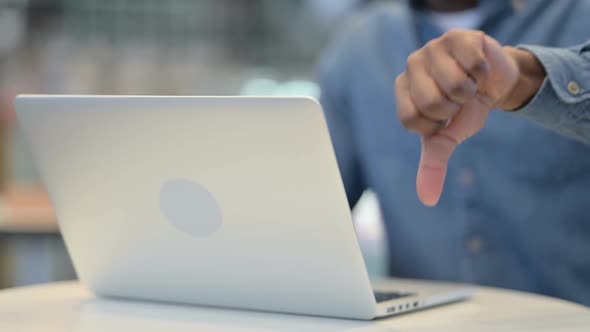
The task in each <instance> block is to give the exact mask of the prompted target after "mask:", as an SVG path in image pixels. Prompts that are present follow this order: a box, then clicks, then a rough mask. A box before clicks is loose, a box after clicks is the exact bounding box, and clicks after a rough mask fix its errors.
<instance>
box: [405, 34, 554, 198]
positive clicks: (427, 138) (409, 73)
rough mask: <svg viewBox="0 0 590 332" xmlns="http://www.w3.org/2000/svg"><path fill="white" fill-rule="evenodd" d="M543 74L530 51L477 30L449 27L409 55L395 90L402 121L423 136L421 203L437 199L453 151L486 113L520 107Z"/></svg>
mask: <svg viewBox="0 0 590 332" xmlns="http://www.w3.org/2000/svg"><path fill="white" fill-rule="evenodd" d="M544 78H545V72H544V70H543V67H542V65H541V64H540V63H539V61H538V60H537V59H536V58H535V56H533V55H532V54H531V53H529V52H527V51H523V50H518V49H514V48H511V47H502V46H501V45H500V44H499V43H498V42H497V41H495V40H494V39H492V38H491V37H489V36H487V35H485V34H484V33H483V32H481V31H466V30H452V31H450V32H448V33H446V34H445V35H443V36H442V37H440V38H438V39H434V40H432V41H430V42H429V43H428V44H426V45H425V46H424V47H423V48H421V49H419V50H418V51H416V52H414V53H412V54H411V55H410V56H409V57H408V63H407V68H406V71H405V72H404V73H402V74H401V75H400V76H398V77H397V79H396V80H395V94H396V102H397V113H398V117H399V119H400V121H401V123H402V124H403V125H404V127H405V128H406V129H408V130H410V131H413V132H416V133H418V134H420V135H422V155H421V157H420V165H419V168H418V175H417V178H416V187H417V191H418V197H419V198H420V200H421V201H422V203H424V204H425V205H428V206H434V205H436V204H437V203H438V200H439V197H440V195H441V192H442V188H443V184H444V179H445V176H446V172H447V163H448V161H449V159H450V157H451V154H452V153H453V151H454V150H455V148H456V147H457V145H459V144H460V143H461V142H463V141H465V140H466V139H467V138H469V137H471V136H473V135H475V134H476V133H477V132H478V131H479V130H480V129H481V128H483V126H484V124H485V122H486V120H487V117H488V114H489V112H490V111H491V110H492V109H495V108H499V109H503V110H514V109H517V108H520V107H522V106H523V105H525V104H526V103H527V102H528V101H529V100H530V99H531V98H532V97H533V96H534V95H535V94H536V92H537V91H538V90H539V87H540V86H541V84H542V82H543V80H544Z"/></svg>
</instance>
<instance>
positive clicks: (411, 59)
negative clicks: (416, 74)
mask: <svg viewBox="0 0 590 332" xmlns="http://www.w3.org/2000/svg"><path fill="white" fill-rule="evenodd" d="M421 58H422V56H421V55H420V51H419V50H418V51H416V52H414V53H412V54H410V56H408V59H407V61H406V67H407V68H408V69H410V68H412V67H414V66H417V65H418V64H419V63H420V59H421Z"/></svg>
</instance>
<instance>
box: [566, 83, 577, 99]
mask: <svg viewBox="0 0 590 332" xmlns="http://www.w3.org/2000/svg"><path fill="white" fill-rule="evenodd" d="M567 91H569V92H570V93H571V94H572V95H574V96H575V95H577V94H578V93H580V86H579V85H578V83H576V82H574V81H570V82H569V83H568V84H567Z"/></svg>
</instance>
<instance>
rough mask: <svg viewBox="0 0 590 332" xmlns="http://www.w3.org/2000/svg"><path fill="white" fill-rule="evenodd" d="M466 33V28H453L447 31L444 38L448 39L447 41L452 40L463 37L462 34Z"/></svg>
mask: <svg viewBox="0 0 590 332" xmlns="http://www.w3.org/2000/svg"><path fill="white" fill-rule="evenodd" d="M464 35H465V30H461V29H457V28H454V29H451V30H449V31H448V32H447V33H445V34H444V36H443V39H445V40H447V41H451V40H454V39H457V38H461V36H464Z"/></svg>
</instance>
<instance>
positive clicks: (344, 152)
mask: <svg viewBox="0 0 590 332" xmlns="http://www.w3.org/2000/svg"><path fill="white" fill-rule="evenodd" d="M348 55H349V52H348V51H347V49H346V47H345V45H342V41H339V42H337V43H335V45H332V46H331V47H330V48H329V49H328V50H327V51H326V52H325V53H324V54H323V55H322V57H321V59H320V62H319V65H318V68H317V69H318V70H317V71H318V81H319V84H320V88H321V95H320V103H321V105H322V108H323V109H324V114H325V117H326V122H327V124H328V129H329V130H330V137H331V139H332V145H333V147H334V152H335V153H336V158H337V160H338V166H339V168H340V175H341V176H342V181H343V182H344V188H345V189H346V195H347V197H348V204H349V206H350V208H353V207H354V205H355V204H356V203H357V202H358V200H359V198H360V197H361V195H362V193H363V191H364V190H365V187H366V184H365V182H364V180H363V175H362V171H361V165H360V160H359V154H358V147H357V140H356V139H355V132H354V121H353V116H352V114H351V108H350V107H349V104H348V98H347V96H348V92H347V91H348V84H347V82H349V81H350V80H349V79H347V77H348V76H349V73H350V72H349V69H350V67H349V66H348V62H349V60H350V57H349V56H348Z"/></svg>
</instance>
